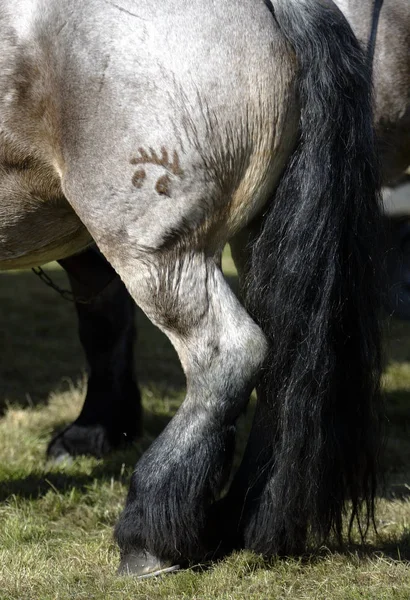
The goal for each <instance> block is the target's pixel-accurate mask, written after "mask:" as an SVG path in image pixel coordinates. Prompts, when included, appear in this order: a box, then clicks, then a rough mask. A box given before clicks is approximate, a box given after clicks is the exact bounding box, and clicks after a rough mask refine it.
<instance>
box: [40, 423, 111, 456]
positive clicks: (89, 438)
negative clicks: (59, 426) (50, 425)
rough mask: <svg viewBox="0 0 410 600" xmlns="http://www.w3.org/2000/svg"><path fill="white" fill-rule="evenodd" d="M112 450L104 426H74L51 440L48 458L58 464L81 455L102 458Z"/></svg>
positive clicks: (70, 426)
mask: <svg viewBox="0 0 410 600" xmlns="http://www.w3.org/2000/svg"><path fill="white" fill-rule="evenodd" d="M111 450H113V445H112V444H111V443H110V440H109V436H108V433H107V431H106V429H105V428H104V427H103V426H102V425H92V426H81V425H76V424H72V425H69V426H68V427H67V428H66V429H64V430H63V431H61V432H60V433H58V434H57V435H56V436H55V437H54V438H53V439H52V440H51V442H50V444H49V445H48V448H47V457H48V458H49V459H51V460H54V461H56V462H61V461H64V460H66V459H69V458H70V457H72V456H80V455H88V456H95V457H97V458H101V457H102V456H104V455H105V454H107V453H108V452H110V451H111Z"/></svg>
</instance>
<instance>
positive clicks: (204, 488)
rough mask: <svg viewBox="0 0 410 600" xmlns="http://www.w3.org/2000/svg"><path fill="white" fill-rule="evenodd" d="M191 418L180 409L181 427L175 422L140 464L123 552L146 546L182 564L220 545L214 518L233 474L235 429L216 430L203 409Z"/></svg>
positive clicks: (119, 534)
mask: <svg viewBox="0 0 410 600" xmlns="http://www.w3.org/2000/svg"><path fill="white" fill-rule="evenodd" d="M186 416H187V415H185V414H184V413H183V412H182V413H177V415H176V417H174V420H175V419H176V420H177V421H178V422H179V425H177V424H176V423H174V421H173V422H171V423H170V424H169V425H168V427H167V428H166V429H165V431H164V432H163V434H162V435H161V436H160V437H159V438H157V440H156V441H155V442H154V443H153V444H152V446H151V447H150V449H149V450H148V451H147V452H146V453H145V454H144V455H143V457H142V458H141V459H140V461H139V462H138V463H137V465H136V468H135V471H134V473H133V476H132V480H131V486H130V493H129V496H128V501H127V505H126V507H125V510H124V512H123V513H122V515H121V518H120V520H119V523H118V525H117V528H116V539H117V542H118V544H119V546H120V549H121V552H122V555H123V556H129V555H130V553H135V552H136V551H138V549H141V548H143V549H145V550H146V551H147V552H149V553H150V554H151V555H153V556H155V557H158V559H159V560H160V561H162V562H164V561H165V562H166V561H168V562H170V563H171V564H176V563H178V564H180V562H181V561H183V562H184V561H193V560H201V559H203V558H204V557H205V556H206V555H207V554H208V552H210V551H211V550H213V548H214V547H215V546H214V544H215V540H214V539H212V538H213V537H214V536H211V535H210V533H209V532H208V531H207V524H208V522H209V518H208V517H209V513H210V508H211V504H212V502H213V501H214V500H215V499H216V498H217V496H218V494H219V490H220V488H221V487H222V485H223V484H224V482H225V481H226V478H227V474H228V473H229V469H230V465H231V458H232V453H233V448H234V434H235V429H234V427H232V426H226V427H218V428H216V429H214V428H213V427H212V424H211V423H210V422H209V420H207V419H203V418H202V415H201V413H198V414H197V415H194V416H193V415H191V418H190V419H189V421H188V420H187V418H186ZM216 543H217V542H216Z"/></svg>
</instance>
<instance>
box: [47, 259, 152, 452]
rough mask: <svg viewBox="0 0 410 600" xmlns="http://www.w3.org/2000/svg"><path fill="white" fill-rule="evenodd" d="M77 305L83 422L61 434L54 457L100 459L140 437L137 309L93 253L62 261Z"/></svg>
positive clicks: (51, 448) (54, 443)
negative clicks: (84, 374) (84, 369)
mask: <svg viewBox="0 0 410 600" xmlns="http://www.w3.org/2000/svg"><path fill="white" fill-rule="evenodd" d="M60 264H61V266H62V267H63V268H64V269H65V270H66V272H67V275H68V277H69V280H70V284H71V288H72V291H73V293H74V296H76V297H77V298H81V299H83V300H84V301H83V302H76V309H77V314H78V323H79V335H80V340H81V343H82V346H83V348H84V352H85V355H86V358H87V363H88V367H89V378H88V387H87V394H86V398H85V401H84V405H83V408H82V410H81V413H80V415H79V417H78V418H77V419H76V420H75V421H74V423H72V424H71V425H69V426H68V427H66V429H64V431H62V432H60V433H59V434H57V435H56V436H55V437H54V439H53V440H52V441H51V442H50V444H49V447H48V450H47V453H48V455H49V456H50V457H51V458H54V459H61V458H63V457H66V456H67V455H69V456H75V455H79V454H91V455H93V456H97V457H99V456H102V455H103V454H105V453H107V452H109V451H110V450H113V449H114V448H117V447H119V446H120V445H122V444H123V443H128V442H131V441H132V440H133V439H135V437H136V436H137V435H138V434H139V433H140V432H141V426H142V414H141V398H140V393H139V389H138V385H137V382H136V379H135V375H134V372H133V370H134V369H133V368H134V364H133V362H134V361H133V343H134V335H135V326H134V308H135V304H134V302H133V300H132V298H131V297H130V295H129V294H128V292H127V290H126V288H125V286H124V284H123V283H122V281H121V280H120V278H119V277H118V275H117V274H116V272H115V271H114V269H113V268H112V267H111V265H110V264H109V263H108V262H107V261H106V259H105V258H104V257H103V256H102V254H101V253H100V252H99V251H98V250H97V249H95V248H91V249H88V250H86V251H85V252H83V253H82V254H79V255H76V256H73V257H70V258H67V259H64V260H61V261H60Z"/></svg>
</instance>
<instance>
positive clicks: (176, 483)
mask: <svg viewBox="0 0 410 600" xmlns="http://www.w3.org/2000/svg"><path fill="white" fill-rule="evenodd" d="M119 270H120V269H119ZM120 271H121V270H120ZM134 273H138V278H136V277H135V275H133V274H134ZM121 276H122V278H123V279H124V281H126V282H127V283H128V286H129V288H130V291H131V293H132V294H133V296H134V298H135V300H136V301H137V302H138V304H139V305H140V306H141V307H142V308H143V310H144V311H145V312H146V313H147V314H148V316H149V317H150V318H151V320H152V321H153V322H154V323H155V324H156V325H158V326H159V327H160V328H161V329H162V330H164V331H165V333H166V334H167V335H168V336H169V338H170V339H171V341H172V342H173V344H174V346H175V347H176V350H177V352H178V354H179V357H180V360H181V363H182V365H183V368H184V371H185V374H186V378H187V394H186V398H185V401H184V402H183V404H182V406H181V407H180V409H179V410H178V412H177V413H176V415H175V416H174V418H173V419H172V421H171V422H170V423H169V424H168V426H167V427H166V429H165V430H164V431H163V432H162V434H161V435H160V436H159V437H158V438H157V439H156V440H155V441H154V442H153V444H152V445H151V447H150V448H149V449H148V451H147V452H146V453H145V454H144V455H143V456H142V458H141V459H140V461H139V462H138V463H137V465H136V467H135V471H134V473H133V476H132V480H131V487H130V491H129V494H128V499H127V504H126V508H125V510H124V512H123V514H122V516H121V518H120V521H119V523H118V526H117V528H116V539H117V541H118V543H119V545H120V548H121V553H122V562H121V567H120V570H121V571H122V572H125V573H129V572H131V573H135V574H138V575H140V576H141V575H145V574H146V573H147V572H156V571H158V570H163V569H164V568H166V569H168V568H171V567H172V566H174V565H175V564H177V563H180V562H181V561H185V560H187V559H188V560H198V559H200V558H203V557H204V556H205V555H206V553H207V552H208V551H209V550H210V549H211V548H212V549H213V544H214V542H215V538H214V532H213V533H212V538H213V539H211V534H210V532H209V527H208V525H209V523H208V513H209V509H210V506H211V504H212V503H213V501H214V500H215V499H217V498H218V496H219V494H220V491H221V488H222V486H223V485H224V483H225V481H226V478H227V475H228V474H229V470H230V467H231V460H232V455H233V450H234V440H235V423H236V420H237V417H238V416H239V414H240V413H241V412H242V410H243V408H244V404H246V402H247V401H248V398H249V393H250V391H251V389H252V387H253V384H254V380H255V376H256V375H257V373H258V372H259V369H260V366H261V364H262V362H263V359H264V357H265V352H266V341H265V337H264V335H263V334H262V332H261V330H260V329H259V328H258V327H257V326H256V324H255V323H254V322H253V321H252V320H251V319H250V317H249V315H248V314H247V313H246V311H245V310H244V309H243V307H242V306H241V305H240V303H239V302H238V300H237V299H236V297H235V296H234V294H233V292H232V291H231V290H230V288H229V286H228V284H227V283H226V281H225V279H224V278H223V275H222V273H221V271H220V270H219V268H218V266H217V265H216V262H215V260H214V258H213V257H209V256H208V257H207V256H205V254H202V253H201V252H198V251H189V250H185V251H180V252H178V253H176V252H175V251H170V252H166V253H163V254H161V253H154V252H152V254H148V253H147V254H146V255H145V256H143V257H141V260H140V264H138V265H135V264H134V265H133V266H132V267H131V268H130V269H129V268H126V269H125V270H124V271H123V272H121Z"/></svg>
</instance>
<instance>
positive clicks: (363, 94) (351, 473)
mask: <svg viewBox="0 0 410 600" xmlns="http://www.w3.org/2000/svg"><path fill="white" fill-rule="evenodd" d="M0 31H1V36H0V44H1V52H0V61H1V68H0V73H1V76H0V89H1V93H0V119H1V128H0V168H1V171H0V173H1V175H0V199H1V200H0V206H1V208H0V268H2V269H16V268H23V267H24V268H27V267H33V266H37V265H39V264H42V263H45V262H48V261H50V260H55V259H59V260H63V259H66V258H67V257H69V256H71V255H74V254H76V253H78V252H80V251H82V250H84V249H85V248H87V247H88V246H89V245H90V244H91V243H92V241H95V242H96V243H97V245H98V247H99V248H100V250H101V252H102V253H103V255H104V256H105V258H106V259H107V260H108V261H109V263H110V264H111V265H112V267H113V268H114V269H115V271H116V272H117V273H118V274H119V276H120V277H121V279H122V281H123V282H124V284H125V286H126V288H127V290H128V292H129V293H130V295H131V296H132V298H133V300H134V301H135V302H136V303H137V304H138V305H139V306H140V307H141V308H142V310H143V311H144V312H145V313H146V314H147V315H148V317H149V318H150V319H151V320H152V322H153V323H154V324H155V325H157V326H158V327H159V328H161V329H162V330H163V331H164V332H165V333H166V335H167V336H168V337H169V339H170V340H171V342H172V343H173V345H174V346H175V348H176V350H177V353H178V355H179V358H180V361H181V364H182V366H183V369H184V371H185V374H186V380H187V392H186V398H185V400H184V402H183V404H182V406H181V407H180V408H179V410H178V411H177V413H176V415H175V416H174V417H173V419H172V421H171V422H170V423H169V424H168V425H167V427H166V428H165V430H164V431H163V432H162V433H161V435H160V436H159V437H158V438H157V439H156V440H155V441H154V442H153V444H152V445H151V446H150V448H149V449H148V450H147V451H146V452H145V454H143V456H142V457H141V459H140V460H139V461H138V463H137V465H136V467H135V470H134V472H133V475H132V478H131V483H130V490H129V494H128V497H127V501H126V506H125V509H124V511H123V513H122V515H121V517H120V519H119V522H118V524H117V527H116V532H115V536H116V540H117V542H118V544H119V547H120V551H121V563H120V572H126V573H134V574H136V575H138V576H146V575H153V574H157V573H160V572H166V571H171V570H175V569H176V568H177V567H178V565H180V564H183V563H185V562H189V561H196V560H202V559H203V558H204V557H207V556H214V555H215V553H217V552H218V549H219V551H221V552H224V553H225V552H229V551H231V550H232V549H234V548H249V549H253V550H255V551H257V552H260V553H262V554H264V555H273V554H277V553H285V554H289V553H296V552H300V551H302V550H303V549H304V548H306V545H307V544H308V543H310V540H312V541H315V542H316V543H321V542H323V541H324V540H326V539H328V537H329V535H330V534H331V533H333V534H334V535H335V536H336V538H337V539H339V540H341V539H342V537H343V531H344V528H343V516H344V514H345V513H346V512H348V513H349V514H350V517H351V522H353V521H354V520H355V519H357V520H359V521H360V516H361V515H363V517H364V525H366V524H368V523H369V521H370V520H371V519H372V516H373V511H374V494H375V478H376V455H377V447H378V442H377V438H378V436H377V432H378V430H379V406H380V392H379V380H380V372H381V359H380V327H379V305H380V302H379V299H380V283H379V278H378V271H379V269H378V261H379V258H378V244H377V241H378V231H379V225H380V202H379V201H380V198H379V193H378V189H379V176H378V164H377V155H376V151H375V140H374V134H373V126H372V99H371V81H370V79H371V78H370V69H369V65H368V62H367V60H366V55H365V53H364V52H363V51H362V49H361V47H360V45H359V43H358V41H357V39H356V37H355V35H354V34H353V32H352V30H351V28H350V26H349V25H348V23H347V21H346V19H345V18H344V17H343V15H342V13H341V12H340V10H339V9H338V8H337V7H336V6H335V4H334V3H333V2H331V0H243V1H242V2H240V3H239V2H235V1H234V0H221V1H220V2H218V3H203V2H200V1H199V0H189V2H188V1H187V0H182V1H181V0H178V2H176V0H163V1H162V2H161V3H160V4H158V5H157V4H156V3H155V2H152V1H151V2H147V1H146V0H138V2H137V1H136V0H118V1H116V2H113V1H112V0H64V2H63V1H62V0H13V2H12V3H11V2H7V1H6V2H3V3H2V5H1V8H0ZM227 242H230V243H231V247H232V249H233V255H234V257H235V261H236V264H237V267H238V270H239V275H240V280H241V283H242V289H243V303H240V302H239V300H238V299H237V298H236V297H235V295H234V294H233V292H232V291H231V290H230V288H229V286H228V284H227V283H226V281H225V279H224V277H223V275H222V272H221V269H220V255H221V251H222V248H223V247H224V246H225V244H226V243H227ZM255 386H256V387H257V389H258V402H257V408H256V414H255V418H254V423H253V429H252V432H251V434H250V437H249V440H248V445H247V448H246V451H245V455H244V458H243V461H242V464H241V466H240V468H239V470H238V472H237V474H236V476H235V479H234V481H233V483H232V485H231V487H230V489H229V491H228V493H227V495H226V496H225V497H224V498H221V491H222V490H223V487H224V485H225V483H226V481H227V478H228V476H229V473H230V470H231V461H232V455H233V451H234V444H235V424H236V421H237V418H238V416H239V415H240V414H241V413H242V412H243V410H244V408H245V407H246V405H247V403H248V400H249V395H250V393H251V391H252V389H253V388H254V387H255ZM361 522H362V521H361Z"/></svg>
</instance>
